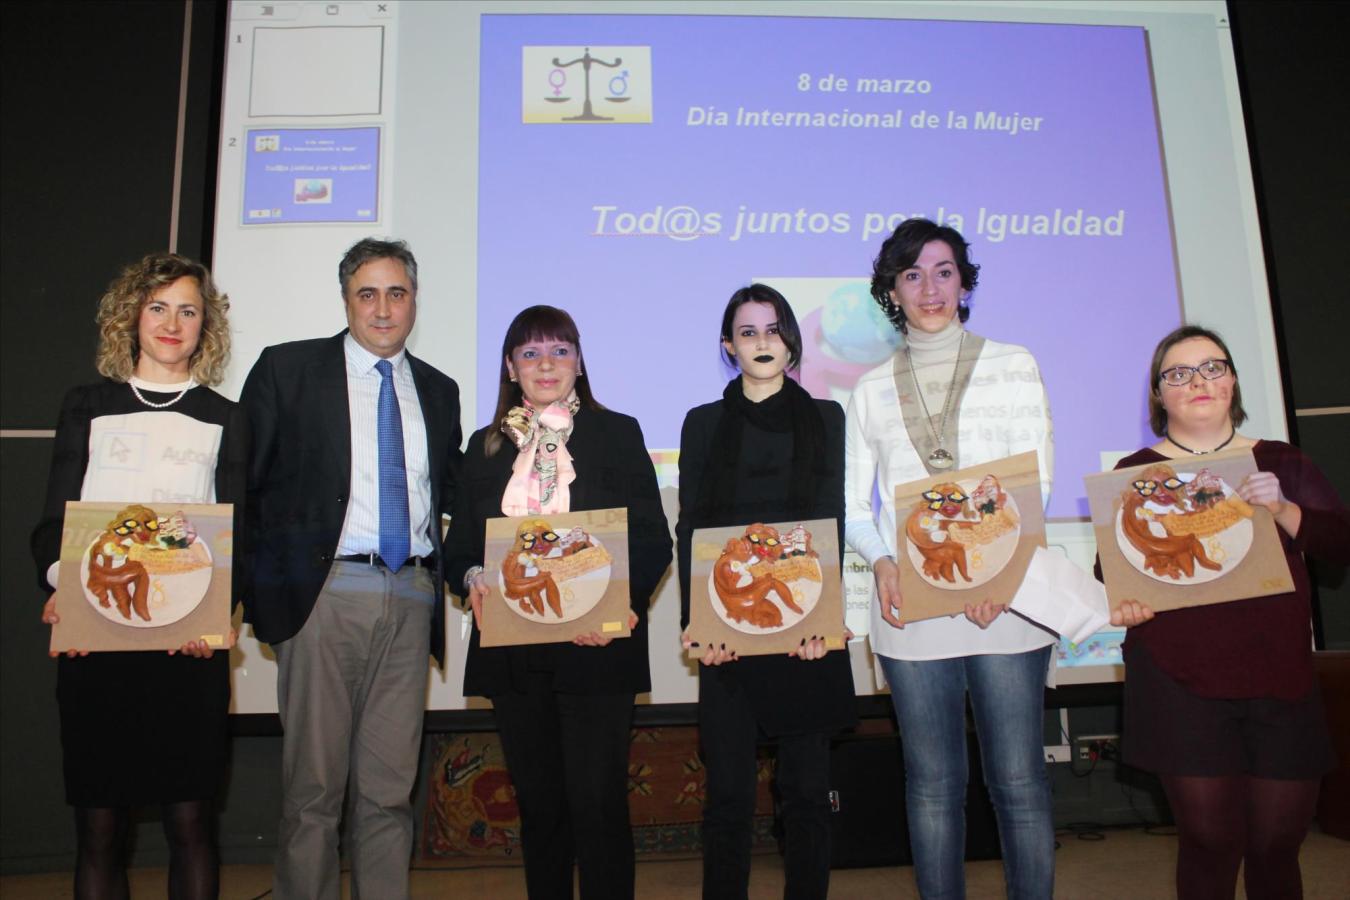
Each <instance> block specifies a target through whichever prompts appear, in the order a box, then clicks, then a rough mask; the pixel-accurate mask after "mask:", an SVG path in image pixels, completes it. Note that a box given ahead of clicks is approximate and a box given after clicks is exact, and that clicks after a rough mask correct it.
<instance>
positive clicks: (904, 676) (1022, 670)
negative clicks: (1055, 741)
mask: <svg viewBox="0 0 1350 900" xmlns="http://www.w3.org/2000/svg"><path fill="white" fill-rule="evenodd" d="M1050 650H1051V648H1050V647H1043V648H1041V649H1040V650H1032V651H1029V652H1027V653H1010V654H991V655H984V656H964V657H957V658H955V659H936V660H924V661H915V662H911V661H906V660H900V659H890V658H888V657H881V664H882V668H883V669H884V670H885V673H886V681H887V682H888V683H889V684H890V686H891V700H892V702H893V703H894V704H895V714H896V717H897V718H898V719H899V722H900V739H901V743H902V746H903V747H904V754H905V810H906V812H907V814H908V816H909V841H910V849H911V850H912V851H913V854H914V875H915V878H916V879H917V881H918V884H919V894H920V896H922V897H923V898H924V900H958V898H963V897H965V895H966V881H965V867H964V860H965V845H966V810H965V803H966V781H967V778H968V775H969V761H968V760H967V758H966V715H965V712H966V709H965V707H966V705H965V695H966V692H967V691H969V692H970V701H971V706H972V708H973V709H974V710H975V729H976V732H977V733H978V734H979V738H980V747H981V754H980V756H981V758H982V759H983V760H984V779H985V783H986V784H987V785H988V786H989V796H990V799H992V800H993V803H994V813H995V815H996V817H997V819H998V834H999V843H1000V844H1001V846H1002V848H1003V866H1004V876H1005V878H1006V880H1007V884H1008V897H1009V898H1010V900H1050V896H1051V893H1052V891H1053V889H1054V881H1055V833H1054V824H1053V822H1052V816H1051V802H1050V779H1049V777H1048V776H1047V775H1046V771H1045V757H1044V751H1043V747H1042V744H1043V735H1042V728H1043V723H1044V712H1043V702H1044V693H1043V690H1044V687H1045V670H1046V666H1047V665H1048V663H1049V655H1050Z"/></svg>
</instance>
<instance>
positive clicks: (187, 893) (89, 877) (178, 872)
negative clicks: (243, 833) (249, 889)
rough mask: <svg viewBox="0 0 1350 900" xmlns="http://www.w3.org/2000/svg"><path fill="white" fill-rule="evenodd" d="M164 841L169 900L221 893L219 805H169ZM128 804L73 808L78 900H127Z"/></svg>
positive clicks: (166, 806) (165, 807) (207, 898)
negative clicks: (218, 832) (218, 843)
mask: <svg viewBox="0 0 1350 900" xmlns="http://www.w3.org/2000/svg"><path fill="white" fill-rule="evenodd" d="M162 816H163V823H164V837H165V838H166V839H167V840H168V842H169V897H170V898H172V900H211V898H214V897H216V896H217V895H218V894H219V892H220V857H219V854H218V853H217V850H216V840H215V820H216V815H215V804H214V803H213V802H212V801H210V800H187V801H182V802H179V803H166V804H164V805H163V807H162ZM130 830H131V809H130V807H126V806H77V807H75V835H76V850H75V897H76V898H77V900H125V898H127V897H129V896H130V890H129V887H128V884H127V862H126V848H127V834H128V832H129V831H130Z"/></svg>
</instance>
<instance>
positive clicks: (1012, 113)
mask: <svg viewBox="0 0 1350 900" xmlns="http://www.w3.org/2000/svg"><path fill="white" fill-rule="evenodd" d="M755 46H763V47H773V48H775V50H776V52H774V53H771V54H763V55H756V57H755V64H754V65H752V66H747V65H746V64H745V61H746V48H748V47H755ZM957 47H959V48H961V52H959V53H955V52H953V48H957ZM972 59H977V60H979V65H978V66H972V65H971V64H970V61H971V60H972ZM479 65H480V72H479V85H480V101H479V113H478V117H479V123H478V136H479V166H478V172H479V207H478V284H479V287H478V345H479V347H484V348H485V347H493V346H498V347H499V346H500V345H501V336H502V334H503V333H505V331H506V326H507V324H508V323H509V322H510V320H511V318H512V317H513V316H514V315H515V314H516V313H517V312H518V311H519V309H520V306H521V305H522V304H521V271H520V270H521V252H522V237H523V234H522V232H523V231H527V232H528V234H529V235H530V237H529V239H528V250H527V251H526V252H527V255H528V258H529V267H530V269H532V270H533V271H534V272H536V273H538V275H539V276H540V287H542V288H543V290H542V292H539V291H536V292H532V293H535V294H536V296H542V298H543V299H542V300H541V301H540V302H548V303H552V304H555V305H558V306H562V307H564V308H565V309H567V310H568V311H569V312H571V313H572V315H573V316H574V317H575V318H576V320H577V322H578V323H579V327H580V328H581V330H582V334H583V339H584V341H585V343H586V354H587V357H588V359H590V360H591V361H592V366H593V368H595V369H596V370H597V371H600V372H615V373H629V374H627V375H624V376H621V377H615V378H611V379H609V380H604V379H601V378H599V377H597V378H596V379H595V380H594V387H595V390H596V391H597V393H598V394H599V396H600V397H601V399H602V402H604V403H606V404H608V405H612V406H613V407H614V408H616V409H621V410H626V411H632V412H635V413H637V414H638V415H639V418H640V419H641V421H642V425H643V430H644V434H645V436H646V438H647V442H648V444H649V445H650V446H652V447H656V448H675V447H678V446H679V440H680V425H681V423H682V422H683V420H684V413H685V411H686V410H688V409H689V408H690V407H692V406H695V405H697V404H699V403H706V402H707V401H709V400H711V399H715V398H716V397H718V396H720V395H721V390H722V385H723V384H725V382H726V379H727V375H728V373H727V372H726V371H725V370H724V369H723V367H722V365H721V363H720V361H719V356H718V342H717V337H718V328H719V326H720V325H721V312H722V307H723V305H724V304H725V303H726V300H727V298H728V297H729V296H730V295H731V293H732V292H733V291H734V290H736V289H737V288H739V287H742V286H743V285H745V284H747V283H749V282H751V281H764V282H768V283H769V284H772V285H774V286H775V287H777V288H778V289H779V290H781V291H782V292H783V294H784V296H786V297H787V298H788V300H789V302H791V303H792V305H793V311H794V312H795V313H796V314H797V318H798V321H799V322H800V324H801V326H802V329H803V332H804V336H805V339H806V348H805V354H804V358H803V362H802V378H801V381H802V384H803V386H804V387H806V388H807V389H808V390H809V391H811V393H812V394H814V395H815V396H817V397H832V398H833V399H835V400H838V401H839V402H840V403H841V404H843V405H845V406H847V404H848V397H849V394H850V393H851V392H852V390H853V385H854V383H855V382H856V381H857V379H858V377H859V376H860V375H861V374H862V373H863V372H866V371H868V370H869V369H872V368H874V367H875V366H876V365H877V364H878V363H881V362H883V361H885V360H887V359H889V358H890V356H891V354H892V353H893V352H894V350H895V348H896V346H897V343H898V338H899V335H898V333H897V332H896V331H895V329H894V328H893V327H891V325H890V323H889V322H888V321H887V320H886V319H885V317H884V316H883V315H882V313H881V310H880V309H879V308H878V307H877V305H876V304H875V303H874V302H873V301H872V299H871V297H870V296H869V293H868V285H869V280H870V275H871V272H870V268H871V261H872V259H873V257H875V255H876V253H877V251H878V250H879V248H880V246H881V242H882V241H883V240H884V239H885V238H886V237H887V236H888V235H889V234H890V233H891V231H892V230H893V229H894V228H895V226H896V225H897V224H899V223H900V222H901V221H903V220H904V219H906V218H909V217H911V216H919V215H922V216H927V217H928V218H931V219H934V220H936V221H938V222H942V223H945V224H949V225H951V226H952V227H954V228H956V229H957V230H958V231H960V232H962V233H963V234H964V235H966V236H967V239H968V240H970V242H971V244H972V246H973V254H974V258H975V260H976V261H977V262H978V263H979V264H980V265H981V267H982V268H981V274H980V285H979V287H978V289H977V290H976V292H975V294H974V296H973V297H972V300H971V309H972V314H971V320H970V323H969V325H970V328H971V330H973V331H975V332H976V333H978V334H982V335H985V336H987V337H991V338H994V339H996V340H1000V341H1005V342H1010V343H1015V344H1021V345H1023V346H1025V347H1027V348H1029V349H1030V350H1031V351H1032V353H1033V354H1034V355H1035V356H1036V358H1037V360H1038V361H1039V362H1040V366H1041V376H1042V378H1043V380H1044V382H1045V385H1046V387H1047V389H1048V391H1049V394H1050V406H1051V409H1052V411H1053V414H1054V418H1055V421H1056V423H1062V424H1061V425H1060V427H1058V428H1057V429H1056V435H1055V478H1056V484H1055V491H1054V493H1053V495H1052V497H1051V500H1050V508H1049V511H1048V515H1050V516H1051V517H1079V516H1085V515H1087V513H1088V509H1087V498H1086V496H1085V495H1084V492H1083V487H1082V476H1083V475H1085V474H1088V473H1091V472H1098V471H1100V470H1101V453H1100V451H1101V449H1102V447H1137V446H1139V445H1140V443H1141V442H1142V441H1144V440H1146V439H1147V437H1146V436H1147V424H1146V423H1147V409H1146V407H1145V403H1144V395H1143V392H1142V391H1140V389H1139V381H1138V379H1137V378H1120V377H1109V374H1110V373H1122V372H1132V371H1136V370H1138V369H1140V368H1141V366H1142V365H1146V364H1147V360H1148V357H1149V354H1150V352H1151V350H1152V348H1153V344H1154V343H1155V342H1156V341H1157V339H1158V337H1159V336H1161V335H1162V334H1164V333H1165V332H1166V331H1168V330H1170V329H1171V328H1173V327H1174V326H1176V325H1177V324H1178V323H1179V322H1180V321H1181V304H1180V301H1179V297H1178V285H1177V273H1176V266H1175V264H1174V257H1173V248H1172V238H1171V234H1172V227H1171V221H1170V217H1169V213H1168V207H1167V194H1166V191H1165V190H1164V173H1163V162H1162V152H1161V145H1160V141H1159V135H1158V127H1157V117H1156V115H1155V112H1154V105H1153V88H1152V80H1151V78H1150V75H1149V60H1148V47H1147V39H1146V36H1145V33H1144V30H1143V29H1142V28H1126V27H1119V28H1109V27H1089V26H1058V25H1024V24H1009V23H988V22H922V21H898V20H897V21H878V20H866V19H803V18H791V19H788V18H782V19H779V18H774V19H765V18H750V17H738V16H726V17H719V16H521V15H492V16H484V17H483V24H482V44H481V56H480V64H479ZM523 214H524V215H525V216H526V217H527V218H525V219H524V220H523V219H522V215H523ZM1142 322H1148V323H1150V324H1149V326H1148V327H1140V323H1142ZM1092 332H1097V333H1099V334H1109V335H1113V336H1114V337H1113V339H1112V340H1109V341H1102V340H1092V339H1088V335H1089V334H1090V333H1092ZM657 348H660V349H659V350H658V349H657ZM654 351H655V352H654ZM499 366H500V361H499V360H498V359H497V358H496V357H495V355H492V354H486V353H485V354H481V355H480V356H479V359H478V379H477V381H478V408H479V409H486V410H490V409H492V408H493V407H494V406H495V405H496V391H497V373H498V368H499ZM1104 376H1108V377H1104ZM1085 382H1087V383H1090V384H1091V389H1090V390H1083V389H1082V388H1083V386H1084V383H1085ZM1014 412H1015V411H1013V410H1009V411H1007V413H1005V414H1013V413H1014ZM998 414H999V413H998V412H997V411H992V412H991V417H993V418H996V417H997V416H998Z"/></svg>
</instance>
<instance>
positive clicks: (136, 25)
mask: <svg viewBox="0 0 1350 900" xmlns="http://www.w3.org/2000/svg"><path fill="white" fill-rule="evenodd" d="M185 9H186V7H185V5H184V4H183V3H182V2H167V0H166V2H154V3H127V2H122V3H117V2H101V3H95V2H90V3H79V2H69V0H67V2H47V3H9V4H4V6H3V12H2V15H3V18H0V100H3V104H4V106H3V108H4V112H5V128H4V130H3V133H2V134H0V197H3V206H0V259H2V260H3V266H4V278H3V279H0V354H2V355H0V360H3V362H2V363H0V366H2V369H0V429H3V431H4V433H5V436H3V437H0V518H2V519H3V522H2V524H3V528H4V533H5V534H8V535H10V539H9V540H7V541H4V542H2V543H0V597H2V598H3V601H2V602H0V872H16V871H31V870H39V869H45V868H65V867H68V866H69V865H70V862H71V860H72V858H73V842H74V837H73V831H72V828H71V823H70V817H69V813H68V811H67V809H66V807H65V805H64V802H63V797H62V788H61V775H60V768H59V760H60V747H59V742H58V738H57V726H56V711H55V700H54V675H55V667H54V666H53V665H52V663H51V661H50V660H48V659H47V658H46V655H45V652H44V649H43V648H44V647H45V641H46V635H45V633H44V631H45V629H44V628H43V627H42V626H41V625H40V624H39V622H38V617H37V613H38V607H39V604H40V603H41V601H42V599H43V598H42V596H41V594H40V593H39V592H38V590H37V588H36V585H35V576H34V573H33V566H32V563H31V560H30V559H29V557H28V552H27V541H26V536H27V534H28V532H29V530H30V529H31V527H32V525H33V523H34V522H35V520H36V518H37V516H38V510H39V506H40V503H41V496H42V491H43V484H44V481H45V477H46V470H47V461H48V457H49V455H50V450H51V442H50V439H49V438H48V437H44V436H41V435H36V436H34V435H32V434H31V433H28V434H25V435H24V436H18V435H15V434H14V432H16V431H21V432H30V431H31V430H35V429H36V430H39V431H40V430H47V429H51V428H53V427H54V426H55V415H56V411H57V408H58V407H59V404H60V399H61V395H62V393H63V392H64V391H65V390H66V389H67V388H68V387H69V386H71V385H74V384H78V383H81V382H85V381H89V380H91V379H92V378H93V377H94V370H93V365H92V359H93V354H94V348H95V344H96V335H95V331H94V325H93V315H94V309H95V305H96V303H97V300H98V297H99V296H100V294H101V293H102V291H103V288H104V287H105V286H106V285H107V283H108V281H109V280H110V279H111V278H112V277H113V275H114V274H116V271H117V269H118V268H119V266H121V265H122V264H124V263H125V262H127V261H129V260H132V259H134V258H136V257H138V256H140V255H142V254H144V253H146V252H149V251H151V250H158V249H163V248H165V247H166V246H167V245H168V242H169V234H170V218H171V212H170V210H171V202H172V190H173V183H172V182H173V178H172V176H173V171H174V155H175V141H176V134H177V131H176V129H177V114H178V105H179V88H180V75H181V66H180V62H181V56H182V47H183V31H184V19H185ZM192 10H193V15H192V29H191V35H190V41H191V64H190V67H189V75H190V77H189V80H188V95H189V103H188V118H187V122H186V132H185V151H184V172H183V179H182V184H183V192H182V197H181V209H180V216H181V221H180V225H179V229H178V244H179V249H180V251H181V252H184V253H187V254H189V255H194V256H198V257H202V258H206V257H208V256H209V249H210V247H209V245H210V229H211V221H212V216H213V209H212V203H213V195H214V180H213V175H214V168H215V153H214V152H215V144H214V141H215V137H216V129H217V127H218V125H217V123H218V120H219V112H218V109H217V107H216V103H217V100H216V98H217V97H218V95H219V71H218V70H219V62H220V59H221V51H222V48H221V46H220V41H219V36H220V34H221V27H222V21H223V14H224V10H223V4H220V3H215V2H208V0H196V2H195V3H193V6H192ZM1232 13H1233V15H1232V18H1233V21H1234V29H1235V40H1236V42H1237V45H1238V49H1239V68H1240V72H1241V76H1242V79H1243V83H1244V90H1245V92H1246V96H1247V101H1248V115H1249V118H1250V123H1251V133H1252V143H1253V146H1254V148H1255V163H1256V173H1257V178H1258V182H1259V184H1258V191H1259V194H1260V196H1261V198H1262V202H1263V208H1264V217H1265V227H1266V244H1267V247H1268V250H1269V255H1268V264H1269V266H1270V270H1271V273H1272V276H1273V279H1274V284H1273V291H1274V293H1275V297H1276V318H1277V323H1278V325H1279V328H1280V331H1281V350H1282V352H1283V354H1284V360H1285V374H1286V392H1287V396H1288V397H1289V398H1290V406H1291V408H1292V409H1294V410H1302V411H1304V412H1307V411H1310V410H1321V409H1325V408H1328V407H1332V408H1334V407H1340V408H1341V409H1342V410H1344V408H1345V407H1347V406H1350V379H1348V378H1346V376H1345V374H1344V357H1345V353H1346V351H1345V348H1344V346H1343V343H1344V335H1346V334H1347V333H1350V329H1348V328H1347V327H1346V326H1347V322H1346V315H1347V314H1346V309H1345V307H1346V304H1345V301H1344V299H1343V295H1344V291H1343V289H1342V286H1341V284H1340V281H1341V272H1340V267H1339V265H1337V263H1338V262H1339V261H1340V260H1341V259H1342V258H1343V256H1344V253H1343V251H1342V250H1341V245H1342V244H1343V243H1344V242H1345V237H1344V229H1343V228H1342V227H1341V226H1342V222H1341V218H1342V214H1343V210H1344V198H1345V197H1346V196H1350V190H1347V187H1350V186H1348V185H1347V183H1346V181H1347V177H1346V173H1345V171H1344V166H1343V163H1342V159H1343V156H1344V150H1343V148H1344V147H1345V146H1346V145H1347V144H1346V141H1345V137H1346V134H1345V132H1346V128H1347V126H1346V123H1345V119H1344V117H1343V116H1342V115H1341V114H1340V111H1341V110H1343V109H1344V99H1343V96H1342V94H1341V89H1342V87H1343V86H1344V85H1345V84H1346V83H1347V79H1346V71H1345V69H1346V63H1345V57H1346V54H1345V53H1344V50H1343V48H1342V47H1341V46H1340V44H1341V42H1342V36H1343V35H1345V34H1346V28H1345V26H1346V24H1347V22H1346V19H1347V14H1346V12H1345V11H1344V8H1343V7H1341V6H1339V5H1337V4H1323V3H1294V2H1270V3H1266V2H1239V3H1236V4H1234V6H1233V9H1232ZM1292 424H1293V427H1294V429H1295V430H1296V434H1297V436H1298V439H1299V442H1300V443H1301V444H1302V446H1304V448H1305V449H1306V450H1308V452H1309V453H1311V454H1312V455H1313V457H1314V458H1315V459H1316V460H1317V461H1318V463H1319V464H1320V465H1321V466H1322V467H1323V468H1324V470H1326V471H1327V472H1328V473H1329V474H1330V475H1331V476H1332V478H1333V480H1335V481H1336V483H1337V485H1338V487H1339V488H1340V490H1341V493H1342V496H1343V497H1350V462H1348V461H1347V457H1348V456H1350V454H1347V453H1346V449H1347V448H1350V419H1347V416H1346V413H1345V412H1344V411H1342V412H1340V413H1336V414H1331V415H1317V416H1311V415H1301V416H1298V417H1296V418H1295V419H1294V422H1293V423H1292ZM1319 577H1320V579H1321V580H1322V582H1323V585H1322V599H1323V603H1322V611H1321V614H1320V616H1321V626H1322V628H1323V630H1324V632H1325V638H1326V643H1327V645H1329V646H1336V647H1341V648H1350V596H1347V594H1348V593H1350V592H1348V591H1347V588H1346V586H1345V578H1344V573H1342V572H1337V571H1331V570H1319ZM1084 715H1086V714H1085V713H1083V712H1081V711H1080V712H1075V713H1074V714H1073V716H1072V722H1073V730H1074V731H1075V732H1080V733H1106V732H1110V733H1114V732H1113V731H1111V728H1110V723H1109V722H1102V723H1085V722H1084V721H1080V720H1083V716H1084ZM1101 715H1103V716H1105V717H1107V718H1110V717H1111V715H1112V713H1111V712H1110V711H1109V710H1103V711H1101ZM1080 726H1081V727H1080ZM278 760H279V741H278V739H277V738H275V737H239V738H236V739H235V741H234V747H233V769H232V777H231V781H230V785H229V790H228V792H227V796H226V798H225V806H224V812H223V819H222V845H223V851H224V855H225V858H226V859H227V860H229V861H244V860H261V859H265V858H267V856H268V855H270V852H271V851H270V848H271V846H272V844H273V843H274V840H275V833H276V815H277V798H278V785H279V774H278V768H279V766H278ZM1093 777H1094V778H1095V777H1098V776H1095V775H1094V776H1093ZM1073 785H1074V786H1075V787H1077V788H1078V789H1079V790H1078V792H1077V794H1076V795H1074V796H1067V795H1062V796H1061V798H1060V799H1061V801H1063V802H1064V803H1069V804H1070V805H1071V806H1072V807H1073V813H1074V816H1073V817H1075V818H1096V819H1097V820H1098V821H1105V820H1107V818H1109V816H1105V815H1100V814H1099V815H1097V816H1091V815H1089V814H1088V812H1089V807H1094V806H1096V805H1099V801H1098V800H1097V799H1093V798H1096V797H1098V796H1099V795H1101V796H1105V795H1106V794H1109V793H1113V792H1114V791H1113V789H1107V790H1106V791H1105V792H1103V791H1102V790H1100V789H1096V790H1088V789H1086V788H1084V783H1083V782H1081V781H1075V782H1073ZM1116 793H1118V792H1116ZM1080 795H1081V796H1080ZM1101 802H1102V803H1104V801H1101ZM1098 812H1099V813H1101V812H1102V811H1101V810H1098ZM1107 812H1109V811H1107ZM138 836H139V840H138V855H137V860H138V861H141V862H146V861H154V860H160V861H162V858H163V841H162V838H161V837H160V836H159V833H158V829H157V827H155V826H154V825H153V824H150V823H147V824H144V825H142V826H141V828H140V829H139V830H138Z"/></svg>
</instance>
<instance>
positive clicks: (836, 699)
mask: <svg viewBox="0 0 1350 900" xmlns="http://www.w3.org/2000/svg"><path fill="white" fill-rule="evenodd" d="M762 402H763V403H765V404H770V405H771V406H773V405H779V406H781V407H782V414H783V415H788V414H789V412H788V410H789V405H788V403H787V402H786V397H784V396H783V394H782V393H781V392H780V393H779V394H775V395H774V396H773V397H769V398H768V399H766V400H764V401H762ZM815 403H816V408H817V409H818V410H819V411H820V415H821V419H822V420H823V421H824V425H825V459H824V460H823V461H822V464H821V465H820V466H818V467H817V473H816V496H815V499H814V501H813V502H812V503H811V504H810V506H809V508H807V509H798V510H792V509H788V508H787V506H788V502H787V498H788V495H789V486H790V483H791V478H792V458H793V439H792V433H791V432H790V431H789V432H786V433H785V432H776V433H775V432H769V431H764V430H762V429H759V428H756V427H755V426H753V425H750V424H748V423H747V424H746V425H745V426H744V428H745V430H744V431H743V432H742V437H741V451H740V458H739V459H738V460H737V461H736V482H737V491H736V504H735V506H734V508H733V509H732V510H731V512H730V513H729V514H727V515H725V516H724V517H718V518H717V520H711V519H710V520H706V521H705V520H702V519H700V518H699V517H698V516H697V515H696V514H695V512H694V510H695V509H696V507H697V504H698V498H699V491H700V488H701V485H702V482H703V478H704V474H705V469H706V468H707V467H708V466H709V465H710V464H711V463H712V462H713V461H712V460H710V459H709V454H710V453H711V452H712V445H713V438H714V435H715V434H716V431H717V423H718V420H719V419H720V418H721V416H722V407H723V401H721V400H718V401H717V402H715V403H708V404H706V405H704V406H698V407H695V408H694V409H691V410H690V411H689V414H688V415H687V416H685V420H684V427H683V429H682V430H681V432H680V517H679V520H678V522H677V524H676V525H675V537H676V541H677V543H678V546H679V571H680V602H681V613H680V616H681V618H680V621H681V624H682V626H687V625H688V624H689V570H690V560H691V549H692V545H693V534H694V529H696V528H713V527H718V526H724V525H748V524H750V523H752V522H785V521H788V520H790V519H791V520H799V521H805V520H809V519H834V520H835V521H836V522H837V523H838V527H839V548H840V553H841V557H842V553H843V547H844V537H843V528H844V410H843V409H842V408H841V407H840V406H839V404H838V403H835V402H834V401H833V400H816V401H815ZM766 411H768V408H766ZM699 678H700V681H701V680H702V679H706V678H721V679H724V684H726V685H727V686H728V687H729V688H733V689H743V690H746V691H748V692H749V693H750V696H751V698H752V702H753V705H754V708H755V713H756V717H757V718H758V720H759V725H760V728H761V729H762V730H763V731H764V733H765V734H767V735H769V736H777V735H783V734H803V733H806V732H812V731H837V730H840V729H843V728H848V727H850V726H852V725H853V724H854V723H855V722H856V721H857V711H856V702H855V700H854V694H853V672H852V669H851V668H850V665H849V656H848V652H847V651H842V652H840V651H832V652H830V653H828V654H826V655H825V658H824V659H820V660H809V661H807V660H801V659H795V658H789V657H788V656H786V655H782V656H777V655H770V656H749V657H745V658H742V659H740V660H738V661H736V662H731V663H725V664H723V665H721V666H717V667H709V666H703V665H700V666H699Z"/></svg>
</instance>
